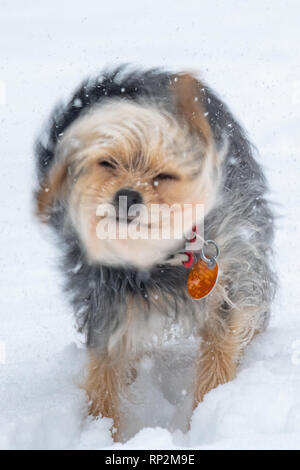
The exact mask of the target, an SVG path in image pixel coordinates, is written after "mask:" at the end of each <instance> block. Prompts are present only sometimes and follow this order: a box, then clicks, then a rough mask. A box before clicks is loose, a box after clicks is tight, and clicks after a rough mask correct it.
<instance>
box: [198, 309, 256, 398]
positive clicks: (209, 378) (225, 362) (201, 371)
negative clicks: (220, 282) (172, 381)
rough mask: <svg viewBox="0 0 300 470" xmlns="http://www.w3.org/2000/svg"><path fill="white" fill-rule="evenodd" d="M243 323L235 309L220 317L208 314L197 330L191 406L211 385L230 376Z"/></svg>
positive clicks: (238, 351)
mask: <svg viewBox="0 0 300 470" xmlns="http://www.w3.org/2000/svg"><path fill="white" fill-rule="evenodd" d="M245 331H246V328H245V325H243V324H242V321H241V318H240V315H239V313H238V312H232V313H231V315H230V318H229V319H227V320H225V321H224V320H223V321H220V319H218V316H217V315H216V316H215V317H214V316H213V315H212V317H211V318H210V320H208V321H207V323H206V325H205V326H204V328H203V329H202V330H201V345H200V350H199V354H198V358H197V366H196V383H195V395H194V406H195V407H196V406H197V405H198V403H199V402H201V401H202V400H203V397H204V395H205V394H206V393H208V392H209V391H210V390H212V389H213V388H216V387H217V386H218V385H220V384H224V383H226V382H229V381H231V380H233V379H234V377H235V375H236V369H237V366H238V363H239V360H240V357H241V355H242V352H243V348H244V346H245V343H246V342H248V341H245Z"/></svg>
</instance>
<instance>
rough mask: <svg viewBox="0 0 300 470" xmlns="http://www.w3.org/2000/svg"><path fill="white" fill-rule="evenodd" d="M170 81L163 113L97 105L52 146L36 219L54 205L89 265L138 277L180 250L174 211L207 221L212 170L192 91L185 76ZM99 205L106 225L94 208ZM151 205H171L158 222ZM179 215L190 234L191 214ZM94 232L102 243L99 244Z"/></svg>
mask: <svg viewBox="0 0 300 470" xmlns="http://www.w3.org/2000/svg"><path fill="white" fill-rule="evenodd" d="M171 83H172V85H171V96H172V97H173V98H172V99H173V108H172V111H170V110H168V111H167V110H166V109H165V108H163V107H162V106H161V105H159V104H158V103H157V102H156V101H155V100H151V99H149V100H145V99H144V100H140V101H129V100H126V99H118V98H114V99H107V100H106V101H105V102H103V103H101V105H97V104H96V105H93V106H92V107H91V108H90V109H89V110H88V111H87V112H85V113H84V114H83V115H81V116H80V117H79V118H77V119H76V120H75V121H74V122H73V123H72V124H71V125H70V126H69V127H68V128H67V129H66V131H65V133H64V135H63V137H62V139H61V140H60V142H59V143H58V144H57V147H56V150H55V160H54V163H53V165H52V166H51V168H50V170H49V172H48V175H47V177H46V179H45V180H44V181H43V183H42V185H41V187H40V188H39V190H38V191H37V193H36V200H37V210H38V214H39V216H40V217H41V218H42V219H43V220H47V217H48V218H49V216H50V215H51V211H52V210H53V207H55V205H57V204H59V205H60V207H63V208H64V211H65V212H64V214H65V216H64V223H65V225H66V226H68V225H69V224H71V226H72V228H73V229H74V230H75V231H76V232H77V235H78V237H79V239H80V241H81V243H82V246H83V249H84V251H85V253H86V255H87V258H88V260H89V261H90V262H92V263H101V264H107V265H114V266H133V267H136V268H140V269H145V268H149V267H151V266H152V265H154V264H157V263H160V262H162V261H163V260H164V259H165V258H166V256H167V255H168V254H170V253H172V252H173V251H174V250H176V249H177V248H178V247H179V246H182V243H183V240H184V235H185V233H184V232H185V230H186V228H187V226H186V224H182V221H183V220H186V214H185V215H184V214H183V212H184V209H185V208H186V207H189V208H190V207H192V208H194V207H195V206H196V205H203V208H204V213H207V212H208V211H209V210H210V209H211V207H212V205H213V204H214V200H215V196H216V192H217V189H218V173H219V172H218V169H219V162H218V158H217V154H216V151H215V148H214V143H213V137H212V133H211V129H210V126H209V124H208V121H207V120H206V117H205V110H204V108H203V105H202V95H201V93H202V92H201V85H200V83H199V82H197V81H196V80H195V79H194V78H193V77H192V76H191V75H188V74H182V75H177V76H176V77H175V76H174V77H173V79H172V80H171ZM108 205H109V206H108ZM140 205H143V207H144V208H145V209H146V210H145V211H141V210H140ZM153 205H154V206H153ZM158 205H159V206H158ZM185 205H189V206H185ZM108 207H112V208H114V209H115V216H116V217H114V213H113V211H112V212H111V213H108V212H109V211H108V210H103V209H105V208H108ZM137 207H138V211H137V212H138V214H139V216H140V217H139V219H138V220H139V227H138V225H137V224H136V220H137V219H136V218H135V216H136V215H137V212H136V211H135V209H136V208H137ZM153 207H155V211H152V208H153ZM157 207H165V208H166V207H169V208H170V207H171V210H170V212H169V216H168V219H167V221H166V218H165V217H162V216H161V213H160V212H159V215H158V212H157V211H156V209H157ZM151 214H152V215H151ZM154 214H156V215H154ZM178 216H179V217H178ZM180 216H183V217H182V218H181V217H180ZM188 217H189V219H188V225H189V227H188V228H189V229H191V228H192V226H193V225H195V223H197V222H199V221H198V220H196V217H197V216H196V211H194V210H192V211H191V212H189V215H188ZM112 219H114V220H112ZM178 221H180V224H179V222H178ZM101 222H105V224H106V229H105V227H104V224H102V226H101ZM113 224H115V225H113ZM132 224H133V225H134V226H133V227H132ZM166 224H167V225H166ZM130 225H131V227H130ZM179 225H180V226H179ZM99 227H100V229H99ZM113 227H115V230H112V228H113ZM162 227H164V229H165V230H167V233H168V228H169V230H170V231H169V233H170V234H171V236H165V233H166V231H165V232H164V234H163V231H162V230H161V229H162ZM124 228H127V230H125V231H124ZM133 228H134V230H133ZM153 228H156V229H157V228H159V229H160V230H158V231H157V230H156V231H154V232H153ZM101 229H103V233H104V232H105V230H106V231H107V233H110V235H111V236H107V237H105V236H101V233H102V232H101ZM175 230H176V234H177V236H176V238H175V237H174V236H172V234H173V235H174V233H175ZM141 231H142V232H143V236H136V235H137V233H141ZM178 231H179V233H180V236H179V237H178ZM99 232H101V233H99ZM153 233H155V236H153ZM121 234H122V235H121ZM124 234H125V236H124ZM145 234H146V235H145ZM157 234H158V236H157Z"/></svg>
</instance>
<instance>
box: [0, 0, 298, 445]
mask: <svg viewBox="0 0 300 470" xmlns="http://www.w3.org/2000/svg"><path fill="white" fill-rule="evenodd" d="M299 16H300V6H299V2H298V1H297V0H294V1H293V0H285V1H280V0H272V1H267V0H263V1H261V0H259V1H258V0H252V1H251V2H243V1H236V0H227V1H225V0H224V1H220V0H219V1H218V0H196V1H180V0H176V1H175V0H172V1H169V0H164V1H162V0H161V1H151V2H150V1H141V0H134V1H131V0H127V1H125V2H123V1H114V0H112V1H111V2H107V1H102V0H95V1H91V0H85V1H83V2H74V1H64V0H59V1H58V0H51V1H43V2H41V1H37V0H22V1H21V0H13V1H11V0H0V163H1V165H0V175H1V180H0V223H1V225H0V342H1V347H0V351H1V352H2V354H1V358H0V447H3V448H104V447H106V446H111V445H112V440H111V437H110V434H109V425H110V422H109V420H99V421H98V422H91V421H89V420H88V419H86V418H85V412H86V403H85V396H84V393H83V392H82V391H81V390H80V389H79V388H78V387H77V384H78V383H79V382H80V378H81V374H82V370H83V364H84V358H85V353H84V346H83V338H82V337H79V336H78V335H77V334H76V332H75V329H74V325H73V323H74V320H73V317H72V311H71V308H70V306H69V304H68V302H67V299H65V298H64V295H63V293H62V290H61V283H62V279H61V276H60V274H59V273H58V271H57V270H56V267H55V266H56V264H57V258H58V256H59V252H57V251H56V249H55V248H54V247H53V245H52V244H51V242H50V243H49V236H48V235H47V233H46V232H45V231H44V230H42V229H41V227H39V226H38V224H37V223H36V222H35V221H34V218H33V215H32V213H33V206H32V191H33V188H34V185H35V172H34V156H33V151H32V148H33V141H34V138H35V136H36V135H37V133H38V131H39V129H40V128H41V125H42V123H43V122H44V121H45V119H46V118H47V115H48V114H47V113H48V112H49V111H50V110H51V108H52V107H53V105H54V104H55V103H56V101H57V100H58V99H61V98H62V99H65V98H67V97H68V96H69V94H70V93H71V92H72V90H73V88H74V86H76V85H77V84H78V83H79V82H80V81H81V80H82V78H83V77H85V76H87V75H89V74H92V73H97V72H98V71H99V70H101V68H102V67H103V66H106V65H115V64H118V63H123V62H134V63H136V64H141V65H146V66H148V65H149V66H163V67H167V68H171V69H175V70H177V69H192V70H196V71H198V72H199V73H200V76H201V77H202V78H204V80H205V81H207V82H208V83H209V84H210V85H211V86H213V87H214V88H215V89H216V90H217V91H218V93H219V94H220V96H221V97H222V98H223V99H224V100H225V101H226V102H227V103H228V104H229V106H230V107H231V108H232V110H233V112H234V113H235V114H236V115H237V117H238V118H239V119H240V121H241V122H242V124H243V125H244V126H245V127H246V129H247V130H248V132H249V136H250V139H251V140H252V141H253V142H254V143H255V144H256V146H257V147H258V149H259V152H260V162H261V163H262V164H263V165H264V167H265V170H266V173H267V176H268V178H269V182H270V187H271V194H270V197H271V198H272V200H273V201H274V202H275V203H276V206H275V209H276V212H277V214H278V216H279V217H278V219H277V226H278V232H277V236H276V252H275V255H274V266H275V269H276V271H277V273H278V276H279V280H280V290H279V292H278V295H277V299H276V302H275V305H274V308H273V312H272V321H271V325H270V328H269V330H268V331H267V332H266V333H265V334H263V335H261V336H260V337H257V338H256V339H255V341H254V342H253V343H252V345H251V346H250V347H249V348H248V349H247V351H246V354H245V358H244V360H243V361H242V364H241V366H240V370H239V374H238V377H237V379H236V380H235V381H233V382H232V383H230V384H226V385H224V386H221V387H219V388H218V389H217V390H214V391H212V392H211V393H210V394H208V395H207V397H206V399H205V401H204V403H203V404H201V405H200V406H199V407H198V409H197V410H196V411H195V413H194V415H193V418H192V425H191V430H190V432H188V433H187V434H183V433H182V432H181V431H176V432H169V431H167V430H166V429H162V426H163V424H164V423H168V422H169V421H170V419H171V418H170V416H172V415H173V416H177V411H176V409H175V407H174V406H173V404H172V403H171V402H170V400H169V398H170V397H169V396H168V392H166V391H164V392H162V390H161V389H160V387H159V384H157V383H152V382H155V381H153V380H152V378H153V376H156V375H155V374H154V375H153V372H152V364H151V363H145V364H144V366H143V371H142V377H144V380H145V384H146V387H145V389H146V391H144V395H141V396H143V397H144V398H143V399H142V401H144V402H145V403H146V407H145V408H144V409H143V410H142V408H143V407H142V406H141V404H140V405H138V404H136V408H134V406H133V407H132V410H131V413H132V414H131V415H130V418H128V422H127V424H126V426H127V430H128V437H130V436H131V435H133V434H134V433H135V432H136V431H137V430H138V429H139V428H142V427H143V426H148V428H145V429H142V430H141V431H140V432H139V433H138V434H137V435H135V437H131V438H130V440H129V441H128V442H127V443H126V444H123V445H118V446H119V447H122V446H123V447H122V448H124V447H125V448H135V447H140V448H149V447H152V448H178V447H181V448H182V447H188V446H192V447H196V448H266V447H267V448H289V447H297V448H300V308H299V307H300V304H299V290H300V288H299V281H300V279H299V236H300V230H299V216H300V209H299V201H300V199H299V195H300V177H299V176H300V175H299V167H300V165H299V144H300V133H299V124H300V54H299V43H300V33H299ZM4 352H5V353H6V354H4ZM5 355H6V357H4V356H5ZM2 362H5V364H2ZM175 369H176V367H175ZM161 372H162V374H163V375H165V374H164V369H163V368H162V369H161ZM151 374H152V375H151ZM174 374H175V375H176V370H175V372H174ZM165 378H166V377H165ZM169 380H171V379H170V378H169ZM142 382H143V381H141V384H140V385H141V391H140V393H141V394H142V388H143V387H142V385H143V383H142ZM170 383H171V382H170ZM149 409H150V410H151V411H150V412H149V411H145V410H149ZM128 416H129V415H128ZM178 416H179V415H178ZM156 426H160V427H159V428H157V427H156Z"/></svg>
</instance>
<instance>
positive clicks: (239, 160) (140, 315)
mask: <svg viewBox="0 0 300 470" xmlns="http://www.w3.org/2000/svg"><path fill="white" fill-rule="evenodd" d="M253 153H254V152H253V149H252V147H251V145H250V144H249V142H248V140H247V137H246V136H245V134H244V132H243V130H242V129H241V127H240V125H239V124H238V122H237V121H236V120H235V118H234V117H233V116H232V114H231V113H230V111H229V110H228V108H227V107H226V105H225V104H224V103H223V102H222V101H221V100H220V99H219V98H218V97H217V96H216V95H215V93H214V92H213V91H212V90H211V89H210V88H209V87H207V86H206V85H205V84H203V83H201V82H200V81H199V80H198V79H197V78H195V76H194V75H193V74H190V73H176V74H174V73H169V72H164V71H161V70H157V69H154V70H148V71H138V70H135V69H132V68H130V67H128V66H121V67H119V68H117V69H116V70H113V71H105V72H104V73H103V74H102V75H101V76H100V77H98V78H96V79H93V80H87V81H86V82H85V83H83V84H82V85H81V86H80V87H79V88H78V90H77V91H76V92H75V93H74V95H73V97H72V98H71V100H70V101H69V102H68V103H67V104H66V105H64V106H60V107H58V108H57V109H56V110H55V111H54V113H53V116H52V117H51V121H50V125H49V126H48V129H47V132H46V134H44V135H43V136H42V137H41V139H40V140H39V141H38V142H37V146H36V155H37V163H38V180H39V186H38V188H37V190H36V192H35V201H36V207H37V209H36V210H37V214H38V216H39V218H40V220H41V221H43V222H46V223H47V224H49V225H50V226H52V227H53V229H54V230H55V232H56V233H57V235H58V240H59V244H60V246H61V249H62V250H63V252H64V261H63V264H62V269H63V271H64V273H65V276H66V290H67V292H68V293H69V294H70V297H71V300H72V304H73V307H74V310H75V315H76V319H77V322H78V328H79V330H80V331H82V332H84V333H85V334H86V342H87V347H88V351H89V363H88V371H87V379H86V383H85V390H86V392H87V395H88V398H89V410H90V414H91V415H93V416H95V417H97V416H99V415H101V416H105V417H110V418H112V419H113V422H114V427H115V428H116V429H118V428H119V425H120V407H119V398H120V394H121V393H122V391H123V390H124V388H125V387H126V384H127V383H128V377H129V376H130V377H131V380H134V373H132V372H134V371H136V367H137V365H138V362H139V361H140V359H141V358H142V357H143V355H144V354H146V353H147V354H148V353H149V351H151V348H152V346H153V342H154V339H153V338H154V337H155V338H156V340H157V338H161V339H162V338H163V335H164V333H165V332H166V331H170V329H171V328H172V326H174V325H177V326H178V325H180V326H181V330H182V334H187V331H188V332H189V333H188V334H193V335H194V336H195V335H196V336H197V337H198V338H199V351H198V357H197V360H196V363H195V382H194V406H197V404H198V403H199V402H201V401H202V400H203V397H204V395H205V394H206V393H207V392H209V391H210V390H211V389H213V388H215V387H217V386H218V385H219V384H224V383H225V382H227V381H230V380H232V379H233V378H234V377H235V375H236V371H237V366H238V364H239V360H240V358H241V355H242V352H243V350H244V348H245V346H246V345H247V344H248V343H249V342H250V341H251V340H252V338H253V337H254V335H255V334H256V333H258V332H261V331H262V330H264V328H265V327H266V325H267V323H268V319H269V312H270V303H271V301H272V298H273V295H274V291H275V280H274V275H273V272H272V270H271V268H270V261H269V260H270V255H271V253H272V251H271V250H272V239H273V214H272V211H271V210H270V207H269V204H268V201H267V200H266V198H265V196H266V192H267V185H266V181H265V177H264V175H263V172H262V169H261V167H260V165H259V164H258V163H257V161H256V160H255V158H254V156H253ZM120 197H125V198H126V201H127V202H126V207H125V209H124V207H123V209H122V210H123V212H122V213H121V214H123V215H122V216H120V215H119V216H118V217H117V218H116V227H117V232H118V233H119V232H120V230H121V228H122V227H123V228H124V226H126V225H129V224H130V223H131V222H132V220H133V218H132V217H130V216H129V210H130V208H131V207H132V206H133V205H136V204H144V205H145V206H146V208H150V206H151V205H153V204H167V205H168V206H170V205H173V204H176V205H177V208H179V209H178V211H179V212H182V211H183V208H184V206H185V205H186V204H189V205H191V206H192V207H195V206H196V205H197V204H201V205H202V206H203V208H204V210H203V220H202V221H199V220H196V219H195V217H194V215H192V216H191V218H190V227H189V228H190V229H191V230H192V227H193V226H195V225H197V224H199V223H203V227H204V236H203V238H204V240H213V242H214V245H215V246H217V248H218V250H219V258H218V269H219V276H218V280H217V282H216V284H215V287H214V289H213V290H212V291H211V292H210V293H209V294H208V295H206V296H205V297H203V298H194V297H193V296H191V295H190V292H189V290H188V288H187V282H188V280H189V275H190V270H189V269H188V267H192V263H191V261H192V262H194V263H195V262H197V260H199V256H198V255H197V254H196V255H195V256H192V258H190V257H188V255H189V253H185V254H184V255H183V256H182V251H183V250H184V243H185V241H186V234H185V233H184V231H183V230H182V231H181V236H180V237H179V239H178V238H177V239H176V240H175V239H173V238H172V237H169V239H168V238H167V239H166V238H163V237H160V238H159V237H158V238H157V237H156V238H155V239H153V238H151V237H148V238H147V239H145V238H141V239H139V238H137V237H133V238H130V237H127V238H125V239H124V238H122V237H115V238H103V237H102V238H101V237H99V236H98V235H97V224H98V223H99V221H101V220H102V218H103V216H102V215H99V213H98V212H97V208H98V206H99V205H100V204H106V203H107V204H111V205H113V206H114V207H115V208H116V209H120ZM124 211H125V212H124ZM151 223H152V222H151V221H150V223H148V224H147V225H146V229H147V230H148V229H150V228H151ZM153 223H154V222H153ZM174 224H175V222H174V218H171V219H170V226H172V227H173V228H174ZM180 254H181V257H180ZM207 256H208V255H207ZM207 256H206V257H204V258H203V259H206V260H207V259H211V258H208V257H207ZM187 257H188V259H187ZM200 284H201V282H200ZM200 288H201V285H200ZM130 374H131V375H130Z"/></svg>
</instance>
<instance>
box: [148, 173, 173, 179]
mask: <svg viewBox="0 0 300 470" xmlns="http://www.w3.org/2000/svg"><path fill="white" fill-rule="evenodd" d="M177 180H178V176H177V175H173V174H171V173H159V174H158V175H157V176H156V177H155V178H154V181H177Z"/></svg>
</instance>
